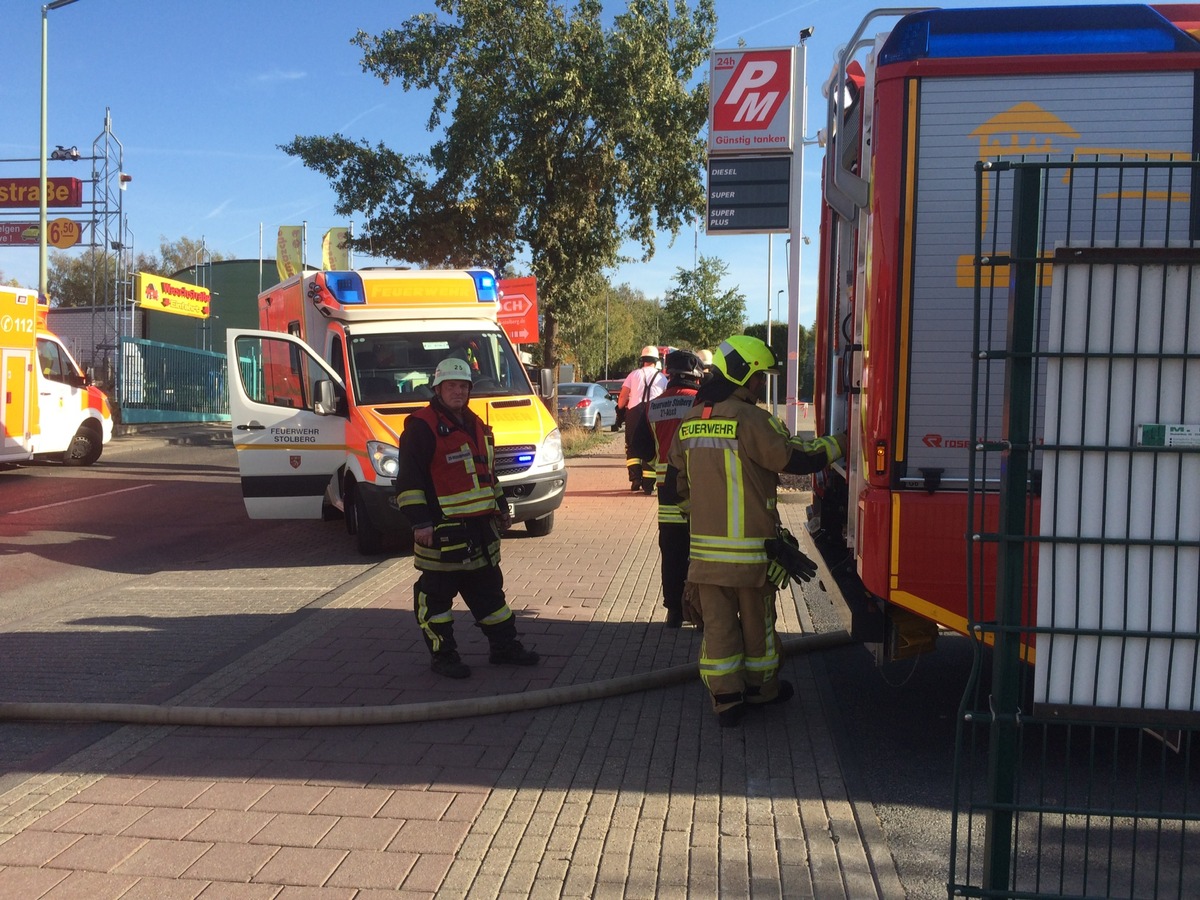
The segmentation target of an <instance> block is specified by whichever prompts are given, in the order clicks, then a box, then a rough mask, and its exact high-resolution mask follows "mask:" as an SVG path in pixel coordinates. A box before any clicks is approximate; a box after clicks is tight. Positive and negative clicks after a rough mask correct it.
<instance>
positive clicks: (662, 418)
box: [630, 379, 698, 525]
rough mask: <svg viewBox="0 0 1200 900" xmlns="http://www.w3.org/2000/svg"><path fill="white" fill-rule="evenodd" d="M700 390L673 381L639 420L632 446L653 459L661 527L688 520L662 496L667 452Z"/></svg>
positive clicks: (643, 455)
mask: <svg viewBox="0 0 1200 900" xmlns="http://www.w3.org/2000/svg"><path fill="white" fill-rule="evenodd" d="M697 387H698V386H697V385H695V384H693V383H692V382H690V381H684V380H683V379H672V380H671V382H670V383H669V384H668V385H667V389H666V390H665V391H663V392H662V393H661V394H659V395H658V396H657V397H655V398H654V399H653V400H651V401H650V404H649V406H647V407H646V415H645V416H644V417H643V418H642V419H640V420H638V425H637V430H636V431H635V432H634V435H633V443H632V444H630V448H631V451H632V454H633V455H634V456H636V457H638V458H639V459H653V460H654V483H655V484H656V485H657V486H658V521H659V524H668V523H669V524H676V525H682V524H684V523H685V522H686V521H687V519H685V518H684V516H683V513H682V512H681V511H680V509H679V505H678V504H677V503H672V502H670V501H669V500H667V499H665V498H664V497H663V494H662V486H663V481H664V479H665V478H666V474H667V453H668V451H670V449H671V444H672V442H673V441H674V439H675V433H676V432H677V431H678V430H679V423H680V422H681V421H682V420H683V415H684V413H686V412H687V411H688V410H690V409H691V408H692V403H693V401H695V399H696V390H697Z"/></svg>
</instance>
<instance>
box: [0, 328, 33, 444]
mask: <svg viewBox="0 0 1200 900" xmlns="http://www.w3.org/2000/svg"><path fill="white" fill-rule="evenodd" d="M31 377H33V351H32V350H18V349H15V348H13V349H10V348H7V347H4V348H0V396H2V397H3V398H4V428H3V431H4V445H3V447H0V462H12V461H16V460H26V459H29V456H30V450H29V436H30V432H31V431H32V430H33V404H32V403H30V390H29V379H30V378H31ZM34 402H36V400H35V401H34Z"/></svg>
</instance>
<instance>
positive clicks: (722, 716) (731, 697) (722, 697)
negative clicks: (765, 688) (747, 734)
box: [713, 691, 746, 728]
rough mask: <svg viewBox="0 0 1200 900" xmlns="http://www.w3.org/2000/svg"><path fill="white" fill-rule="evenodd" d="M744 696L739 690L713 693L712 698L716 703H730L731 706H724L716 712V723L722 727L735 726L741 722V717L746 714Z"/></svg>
mask: <svg viewBox="0 0 1200 900" xmlns="http://www.w3.org/2000/svg"><path fill="white" fill-rule="evenodd" d="M744 699H745V698H744V697H743V696H742V694H741V692H740V691H739V692H738V693H736V694H714V695H713V700H715V701H716V702H717V703H718V704H721V705H724V704H726V703H732V704H733V705H732V706H726V707H725V708H724V709H723V710H721V711H720V712H718V713H717V723H718V724H719V725H720V726H721V727H722V728H736V727H737V726H738V725H741V724H742V719H743V718H744V717H745V715H746V704H745V703H744V702H743V700H744Z"/></svg>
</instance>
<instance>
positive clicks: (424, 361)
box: [350, 330, 532, 405]
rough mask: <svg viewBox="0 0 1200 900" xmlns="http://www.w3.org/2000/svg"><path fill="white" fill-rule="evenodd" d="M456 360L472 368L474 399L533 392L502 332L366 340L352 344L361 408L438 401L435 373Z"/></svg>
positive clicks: (382, 336) (366, 336) (367, 337)
mask: <svg viewBox="0 0 1200 900" xmlns="http://www.w3.org/2000/svg"><path fill="white" fill-rule="evenodd" d="M452 356H454V357H458V358H459V359H461V360H463V361H465V362H466V363H467V365H469V366H470V367H471V373H472V376H473V380H472V389H471V396H473V397H503V396H509V395H527V394H529V393H531V392H532V388H531V386H530V384H529V378H528V376H527V375H526V374H525V369H524V367H523V366H522V365H521V363H520V361H519V360H518V359H517V357H516V354H515V353H513V349H512V346H511V345H510V344H509V343H508V341H506V340H505V339H504V336H503V334H502V333H501V332H498V331H478V330H475V331H440V332H436V333H435V332H414V333H405V334H395V333H390V334H363V335H355V336H354V337H352V338H351V340H350V358H351V359H352V360H353V364H354V391H355V396H356V397H357V398H358V403H359V404H360V405H373V404H383V403H426V402H428V401H429V400H430V399H431V398H432V397H433V390H432V388H431V387H430V384H431V382H432V381H433V370H434V369H436V368H437V364H438V363H439V362H441V361H442V360H443V359H447V358H449V357H452Z"/></svg>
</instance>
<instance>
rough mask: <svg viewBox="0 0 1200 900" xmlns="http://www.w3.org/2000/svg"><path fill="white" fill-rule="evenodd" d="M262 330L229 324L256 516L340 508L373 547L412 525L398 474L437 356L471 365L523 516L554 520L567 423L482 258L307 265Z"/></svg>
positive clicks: (264, 310) (241, 440)
mask: <svg viewBox="0 0 1200 900" xmlns="http://www.w3.org/2000/svg"><path fill="white" fill-rule="evenodd" d="M258 310H259V330H255V331H249V330H230V331H229V334H228V345H227V353H228V360H229V373H230V377H229V407H230V414H231V417H232V433H233V442H234V446H235V448H236V450H237V456H238V467H239V469H240V474H241V483H242V494H243V497H244V498H245V503H246V511H247V513H248V514H249V516H250V517H251V518H253V519H279V518H284V519H295V518H314V519H315V518H324V519H332V518H337V517H339V516H340V517H342V518H344V520H345V523H346V529H347V531H348V532H349V533H350V534H351V535H353V536H354V537H355V538H356V540H357V545H358V549H359V551H360V552H361V553H363V554H365V555H373V554H377V553H379V552H381V551H382V550H383V544H384V539H385V537H386V536H387V535H399V536H401V537H404V536H406V535H407V533H408V531H409V526H408V523H407V521H406V520H405V519H404V517H403V516H402V515H401V513H400V512H399V510H398V509H397V507H396V504H395V487H394V478H395V475H396V470H397V466H398V462H399V450H398V447H399V442H400V435H401V433H402V432H403V429H404V420H405V418H407V416H408V415H409V413H412V412H414V411H416V410H418V409H420V408H422V407H423V406H425V405H427V404H428V403H429V401H430V399H431V398H432V397H433V391H432V388H431V385H430V382H431V380H432V378H433V371H434V369H435V368H436V367H437V364H438V363H439V362H440V361H441V360H443V359H446V358H448V357H451V356H457V357H459V358H460V359H462V360H464V361H465V362H466V363H467V364H468V365H469V366H470V367H471V371H472V374H473V376H474V379H473V387H472V391H471V409H472V410H474V412H475V413H476V414H477V415H478V416H479V417H480V418H481V419H482V420H483V421H484V422H486V423H487V424H488V425H490V426H491V428H492V431H493V433H494V434H495V442H496V474H497V476H498V479H499V482H500V484H501V486H502V487H503V488H504V494H505V497H507V499H508V501H509V506H510V511H511V513H512V516H513V521H514V523H517V522H523V523H524V525H525V529H526V531H528V532H529V534H531V535H534V536H543V535H547V534H549V533H550V531H551V529H552V528H553V527H554V511H555V510H556V509H558V507H559V505H561V503H562V500H563V495H564V493H565V491H566V484H567V471H566V463H565V460H564V457H563V452H562V436H561V434H560V433H559V430H558V427H557V423H556V422H555V420H554V417H553V416H552V415H551V413H550V410H549V408H548V407H547V406H546V404H545V403H544V402H543V400H542V397H543V396H549V395H550V393H551V391H552V389H553V384H552V373H551V372H550V370H549V369H544V370H540V371H539V372H538V378H539V382H540V384H539V388H540V391H541V395H540V396H539V393H538V392H536V391H535V390H534V387H533V385H532V384H531V383H530V379H529V375H528V374H527V372H526V369H525V367H524V366H523V365H522V363H521V360H520V357H519V356H518V354H517V352H516V350H515V349H514V348H513V345H512V343H511V341H510V340H509V338H508V335H507V334H505V332H504V330H503V329H502V327H501V325H500V318H499V316H500V289H499V287H498V284H497V281H496V279H495V277H494V276H493V274H492V273H491V272H489V271H487V270H484V269H458V270H411V269H395V268H372V269H359V270H354V271H306V272H302V273H300V274H297V275H294V276H292V277H291V278H289V279H287V280H286V281H284V282H282V283H281V284H278V285H276V286H275V287H273V288H271V289H270V290H267V291H265V292H264V293H262V294H260V295H259V298H258Z"/></svg>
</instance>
